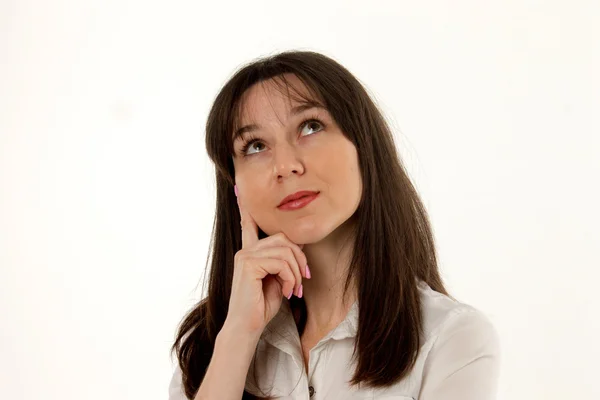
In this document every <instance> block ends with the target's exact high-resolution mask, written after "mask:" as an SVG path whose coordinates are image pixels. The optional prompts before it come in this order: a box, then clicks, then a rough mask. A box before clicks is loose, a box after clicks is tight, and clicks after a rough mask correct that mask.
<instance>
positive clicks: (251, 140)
mask: <svg viewBox="0 0 600 400" xmlns="http://www.w3.org/2000/svg"><path fill="white" fill-rule="evenodd" d="M311 122H317V123H319V124H320V125H321V130H323V129H325V124H324V123H323V121H321V120H320V119H319V118H317V117H316V116H315V117H309V118H307V119H305V120H304V121H302V122H301V123H300V125H299V128H300V129H302V128H304V126H305V125H307V124H309V123H311ZM321 130H320V131H321ZM320 131H318V132H320ZM313 135H314V133H313ZM260 140H261V139H260V138H258V137H256V136H254V135H252V134H249V135H248V137H247V138H246V140H245V141H244V142H243V144H242V149H241V150H240V151H241V153H242V156H243V157H248V156H251V155H252V154H246V152H247V151H248V149H249V148H250V146H252V145H253V144H254V143H256V142H259V141H260Z"/></svg>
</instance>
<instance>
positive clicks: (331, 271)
mask: <svg viewBox="0 0 600 400" xmlns="http://www.w3.org/2000/svg"><path fill="white" fill-rule="evenodd" d="M346 223H348V224H349V223H350V222H349V221H346ZM346 223H345V224H343V225H342V226H340V227H339V228H338V229H336V231H334V232H332V233H331V234H330V235H328V236H327V237H326V238H325V239H323V240H321V241H319V242H317V243H310V244H305V245H304V248H303V251H304V253H305V254H306V257H307V259H308V266H309V267H310V272H311V279H304V280H303V281H302V283H303V292H304V293H303V297H304V301H305V303H306V311H307V320H306V327H305V329H304V332H306V333H307V334H308V335H311V336H315V335H317V336H319V335H325V334H326V333H327V332H329V331H330V330H331V329H333V328H334V327H336V326H337V325H338V324H339V323H340V322H341V321H343V320H344V318H345V317H346V314H347V313H348V310H349V309H350V307H351V306H352V304H353V303H354V301H355V300H356V294H357V293H356V284H355V282H353V281H351V284H350V287H349V288H348V292H347V293H346V295H345V296H343V292H344V284H345V282H346V275H347V272H348V267H349V265H350V258H351V256H352V248H353V245H354V237H353V236H352V234H351V233H350V232H351V231H352V229H349V227H348V226H346Z"/></svg>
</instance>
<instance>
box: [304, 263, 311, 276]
mask: <svg viewBox="0 0 600 400" xmlns="http://www.w3.org/2000/svg"><path fill="white" fill-rule="evenodd" d="M305 269H306V277H307V278H308V279H310V269H308V264H306V268H305Z"/></svg>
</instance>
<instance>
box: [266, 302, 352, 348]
mask: <svg viewBox="0 0 600 400" xmlns="http://www.w3.org/2000/svg"><path fill="white" fill-rule="evenodd" d="M357 330H358V300H356V301H355V302H354V303H353V304H352V306H351V307H350V309H349V310H348V313H347V314H346V317H345V318H344V320H343V321H342V322H340V323H339V324H338V326H337V327H335V328H334V329H332V330H331V331H330V332H329V333H328V334H327V335H325V337H323V338H322V339H321V340H320V341H319V343H317V346H318V345H319V344H321V343H324V342H326V341H328V340H330V339H333V340H342V339H346V338H353V337H355V336H356V332H357ZM261 340H264V341H265V342H267V343H269V344H271V345H273V346H275V347H277V348H280V349H281V350H283V351H286V350H289V345H291V346H293V347H296V346H300V336H299V334H298V328H297V327H296V322H295V320H294V316H293V314H292V309H291V307H290V303H289V301H287V300H283V301H282V302H281V307H280V308H279V312H278V313H277V314H276V315H275V317H273V319H272V320H271V321H270V322H269V324H268V325H267V327H266V328H265V330H264V331H263V333H262V335H261ZM282 347H284V348H285V349H284V348H282ZM286 352H289V351H286Z"/></svg>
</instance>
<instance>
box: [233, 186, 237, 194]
mask: <svg viewBox="0 0 600 400" xmlns="http://www.w3.org/2000/svg"><path fill="white" fill-rule="evenodd" d="M233 191H234V192H235V197H237V196H238V190H237V185H233Z"/></svg>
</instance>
